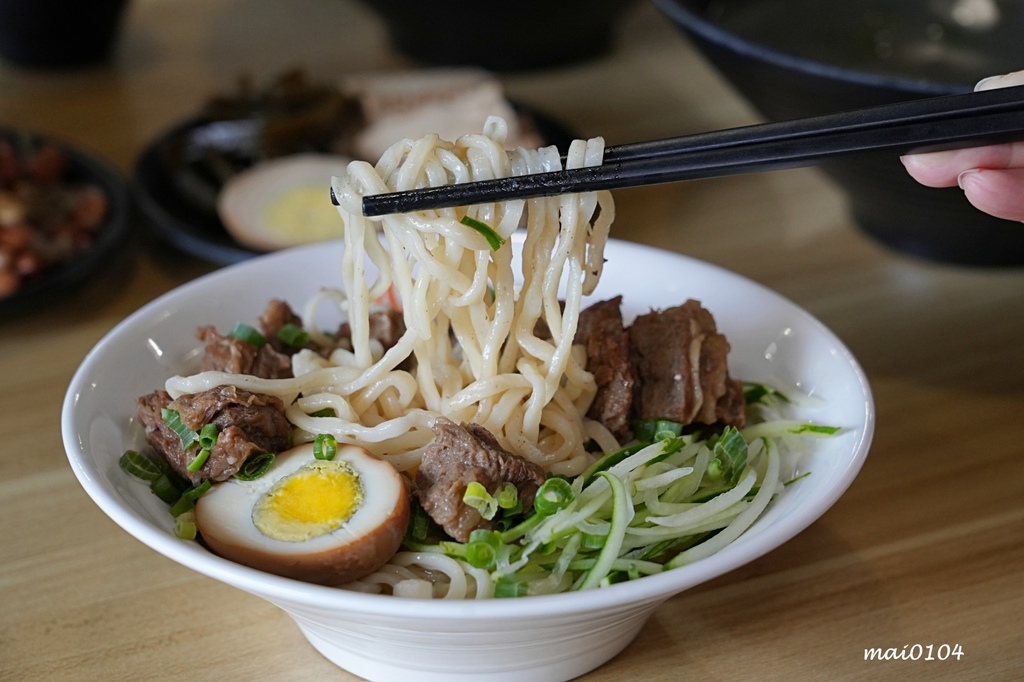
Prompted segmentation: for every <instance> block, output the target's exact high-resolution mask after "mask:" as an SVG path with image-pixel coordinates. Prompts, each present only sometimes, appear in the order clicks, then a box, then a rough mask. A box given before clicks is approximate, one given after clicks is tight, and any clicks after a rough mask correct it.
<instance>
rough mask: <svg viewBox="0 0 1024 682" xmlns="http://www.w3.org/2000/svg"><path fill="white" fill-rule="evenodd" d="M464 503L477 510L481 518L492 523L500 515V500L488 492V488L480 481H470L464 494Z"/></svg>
mask: <svg viewBox="0 0 1024 682" xmlns="http://www.w3.org/2000/svg"><path fill="white" fill-rule="evenodd" d="M462 502H463V504H465V505H466V506H467V507H472V508H473V509H475V510H476V511H477V512H478V513H479V514H480V516H481V517H483V518H485V519H487V520H488V521H490V520H491V519H493V518H494V515H495V514H497V513H498V500H496V499H494V496H493V495H491V494H490V493H489V492H487V488H485V487H484V486H483V484H482V483H480V482H479V481H470V482H469V483H468V484H467V485H466V492H464V493H463V494H462Z"/></svg>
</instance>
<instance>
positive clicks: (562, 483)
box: [533, 477, 576, 516]
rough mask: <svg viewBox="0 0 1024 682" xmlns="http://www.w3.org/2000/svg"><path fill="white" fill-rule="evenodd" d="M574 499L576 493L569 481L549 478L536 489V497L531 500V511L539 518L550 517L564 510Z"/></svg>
mask: <svg viewBox="0 0 1024 682" xmlns="http://www.w3.org/2000/svg"><path fill="white" fill-rule="evenodd" d="M574 499H576V491H574V490H573V489H572V486H571V485H570V484H569V481H567V480H565V479H564V478H557V477H556V478H549V479H548V480H546V481H544V484H543V485H541V487H540V488H538V489H537V496H536V497H534V499H533V509H534V511H536V512H537V514H539V515H540V516H551V515H552V514H554V513H555V512H557V511H559V510H561V509H565V508H566V507H567V506H569V503H570V502H572V501H573V500H574Z"/></svg>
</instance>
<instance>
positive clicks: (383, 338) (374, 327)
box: [338, 308, 405, 350]
mask: <svg viewBox="0 0 1024 682" xmlns="http://www.w3.org/2000/svg"><path fill="white" fill-rule="evenodd" d="M369 322H370V338H371V339H374V340H376V341H379V342H380V345H382V346H383V347H384V350H387V349H388V348H391V347H392V346H394V345H395V344H396V343H398V340H399V339H400V338H402V334H404V333H405V318H404V317H403V316H402V311H401V310H395V309H393V308H388V309H387V310H375V311H374V312H371V313H370V315H369ZM338 337H339V338H345V339H350V338H352V328H351V327H350V326H349V324H348V322H343V323H342V325H341V327H340V328H339V329H338Z"/></svg>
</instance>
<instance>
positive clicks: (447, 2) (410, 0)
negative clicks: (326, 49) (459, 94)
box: [363, 0, 636, 71]
mask: <svg viewBox="0 0 1024 682" xmlns="http://www.w3.org/2000/svg"><path fill="white" fill-rule="evenodd" d="M634 2H636V0H517V1H516V2H487V1H486V0H483V1H481V0H432V1H430V2H423V1H422V0H363V3H364V4H365V5H366V6H367V7H369V8H370V9H372V10H374V11H375V12H377V14H378V15H379V16H380V18H381V19H382V20H383V22H384V24H385V26H387V30H388V34H389V36H390V39H391V42H392V44H393V45H394V46H395V48H396V49H397V50H399V51H400V52H402V53H403V54H405V55H406V56H408V57H411V58H413V59H415V60H416V61H418V62H421V63H423V64H428V65H431V66H478V67H481V68H484V69H489V70H492V71H526V70H532V69H542V68H550V67H555V66H562V65H566V64H573V63H577V62H581V61H585V60H588V59H593V58H595V57H599V56H601V55H603V54H604V53H606V52H607V51H608V50H609V49H610V48H611V46H612V44H613V42H614V37H615V26H616V21H617V19H618V18H619V16H620V15H621V14H622V12H623V11H624V10H625V9H626V8H627V7H628V6H629V5H631V4H633V3H634Z"/></svg>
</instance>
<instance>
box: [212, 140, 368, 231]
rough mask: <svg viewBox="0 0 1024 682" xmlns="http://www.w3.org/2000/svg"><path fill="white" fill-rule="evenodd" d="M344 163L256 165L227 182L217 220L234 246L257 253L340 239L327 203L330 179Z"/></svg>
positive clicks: (303, 160)
mask: <svg viewBox="0 0 1024 682" xmlns="http://www.w3.org/2000/svg"><path fill="white" fill-rule="evenodd" d="M349 161H350V159H347V158H345V157H342V156H331V155H329V154H295V155H292V156H282V157H280V158H276V159H270V160H268V161H263V162H261V163H258V164H256V165H255V166H253V167H252V168H249V169H246V170H244V171H242V172H241V173H239V174H238V175H235V176H233V177H232V178H231V179H230V180H228V181H227V183H225V185H224V187H223V188H222V189H221V191H220V194H218V195H217V214H218V215H219V216H220V219H221V222H222V223H224V227H225V228H226V229H227V231H228V232H229V233H230V234H231V236H232V237H234V238H235V240H236V241H237V242H239V243H240V244H244V245H246V246H248V247H250V248H253V249H257V250H259V251H274V250H276V249H284V248H288V247H290V246H299V245H301V244H309V243H311V242H321V241H326V240H329V239H335V238H337V237H340V236H341V235H342V233H343V229H344V222H343V221H342V219H341V216H340V215H339V214H338V209H337V208H336V207H335V206H334V204H333V203H332V202H331V176H334V175H344V174H345V171H346V169H347V168H348V164H349Z"/></svg>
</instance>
